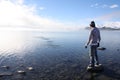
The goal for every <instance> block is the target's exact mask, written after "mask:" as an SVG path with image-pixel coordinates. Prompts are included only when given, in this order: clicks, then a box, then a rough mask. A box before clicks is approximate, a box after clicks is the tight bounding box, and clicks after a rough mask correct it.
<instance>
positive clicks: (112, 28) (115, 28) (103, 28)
mask: <svg viewBox="0 0 120 80" xmlns="http://www.w3.org/2000/svg"><path fill="white" fill-rule="evenodd" d="M98 28H99V29H100V30H120V28H118V27H106V26H104V27H98ZM85 29H90V27H85Z"/></svg>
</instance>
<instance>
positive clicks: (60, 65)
mask: <svg viewBox="0 0 120 80" xmlns="http://www.w3.org/2000/svg"><path fill="white" fill-rule="evenodd" d="M88 34H89V31H88V30H80V31H78V32H39V31H1V32H0V38H1V39H0V66H4V65H7V66H9V67H10V69H8V70H4V69H3V68H1V69H0V71H1V72H3V71H9V72H12V73H13V75H12V76H3V77H0V79H3V80H8V79H9V80H21V79H22V80H101V79H103V80H119V79H120V63H119V61H120V46H119V45H120V37H119V34H120V31H101V37H102V41H101V47H105V48H106V50H105V51H98V55H99V59H100V62H101V63H102V64H103V66H104V71H103V72H101V73H89V72H87V71H86V67H87V65H88V64H89V56H88V49H85V48H84V44H85V43H86V41H87V39H88ZM27 67H33V68H34V70H33V71H29V70H27ZM18 70H24V71H25V72H26V75H19V74H18V73H17V71H18Z"/></svg>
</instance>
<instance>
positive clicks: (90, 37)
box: [85, 31, 92, 48]
mask: <svg viewBox="0 0 120 80" xmlns="http://www.w3.org/2000/svg"><path fill="white" fill-rule="evenodd" d="M91 39H92V31H91V32H90V35H89V39H88V42H87V43H86V45H85V48H87V46H88V45H89V43H90V41H91Z"/></svg>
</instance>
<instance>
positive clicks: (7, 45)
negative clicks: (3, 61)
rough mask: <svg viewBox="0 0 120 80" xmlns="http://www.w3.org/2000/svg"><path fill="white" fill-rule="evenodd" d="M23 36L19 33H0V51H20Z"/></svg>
mask: <svg viewBox="0 0 120 80" xmlns="http://www.w3.org/2000/svg"><path fill="white" fill-rule="evenodd" d="M23 39H24V36H23V35H22V34H21V33H20V32H14V31H0V49H3V50H4V51H7V50H14V49H21V47H22V46H23V44H24V41H23Z"/></svg>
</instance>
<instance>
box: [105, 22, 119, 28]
mask: <svg viewBox="0 0 120 80" xmlns="http://www.w3.org/2000/svg"><path fill="white" fill-rule="evenodd" d="M104 26H106V27H112V28H120V21H115V22H113V21H107V22H105V23H104Z"/></svg>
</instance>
